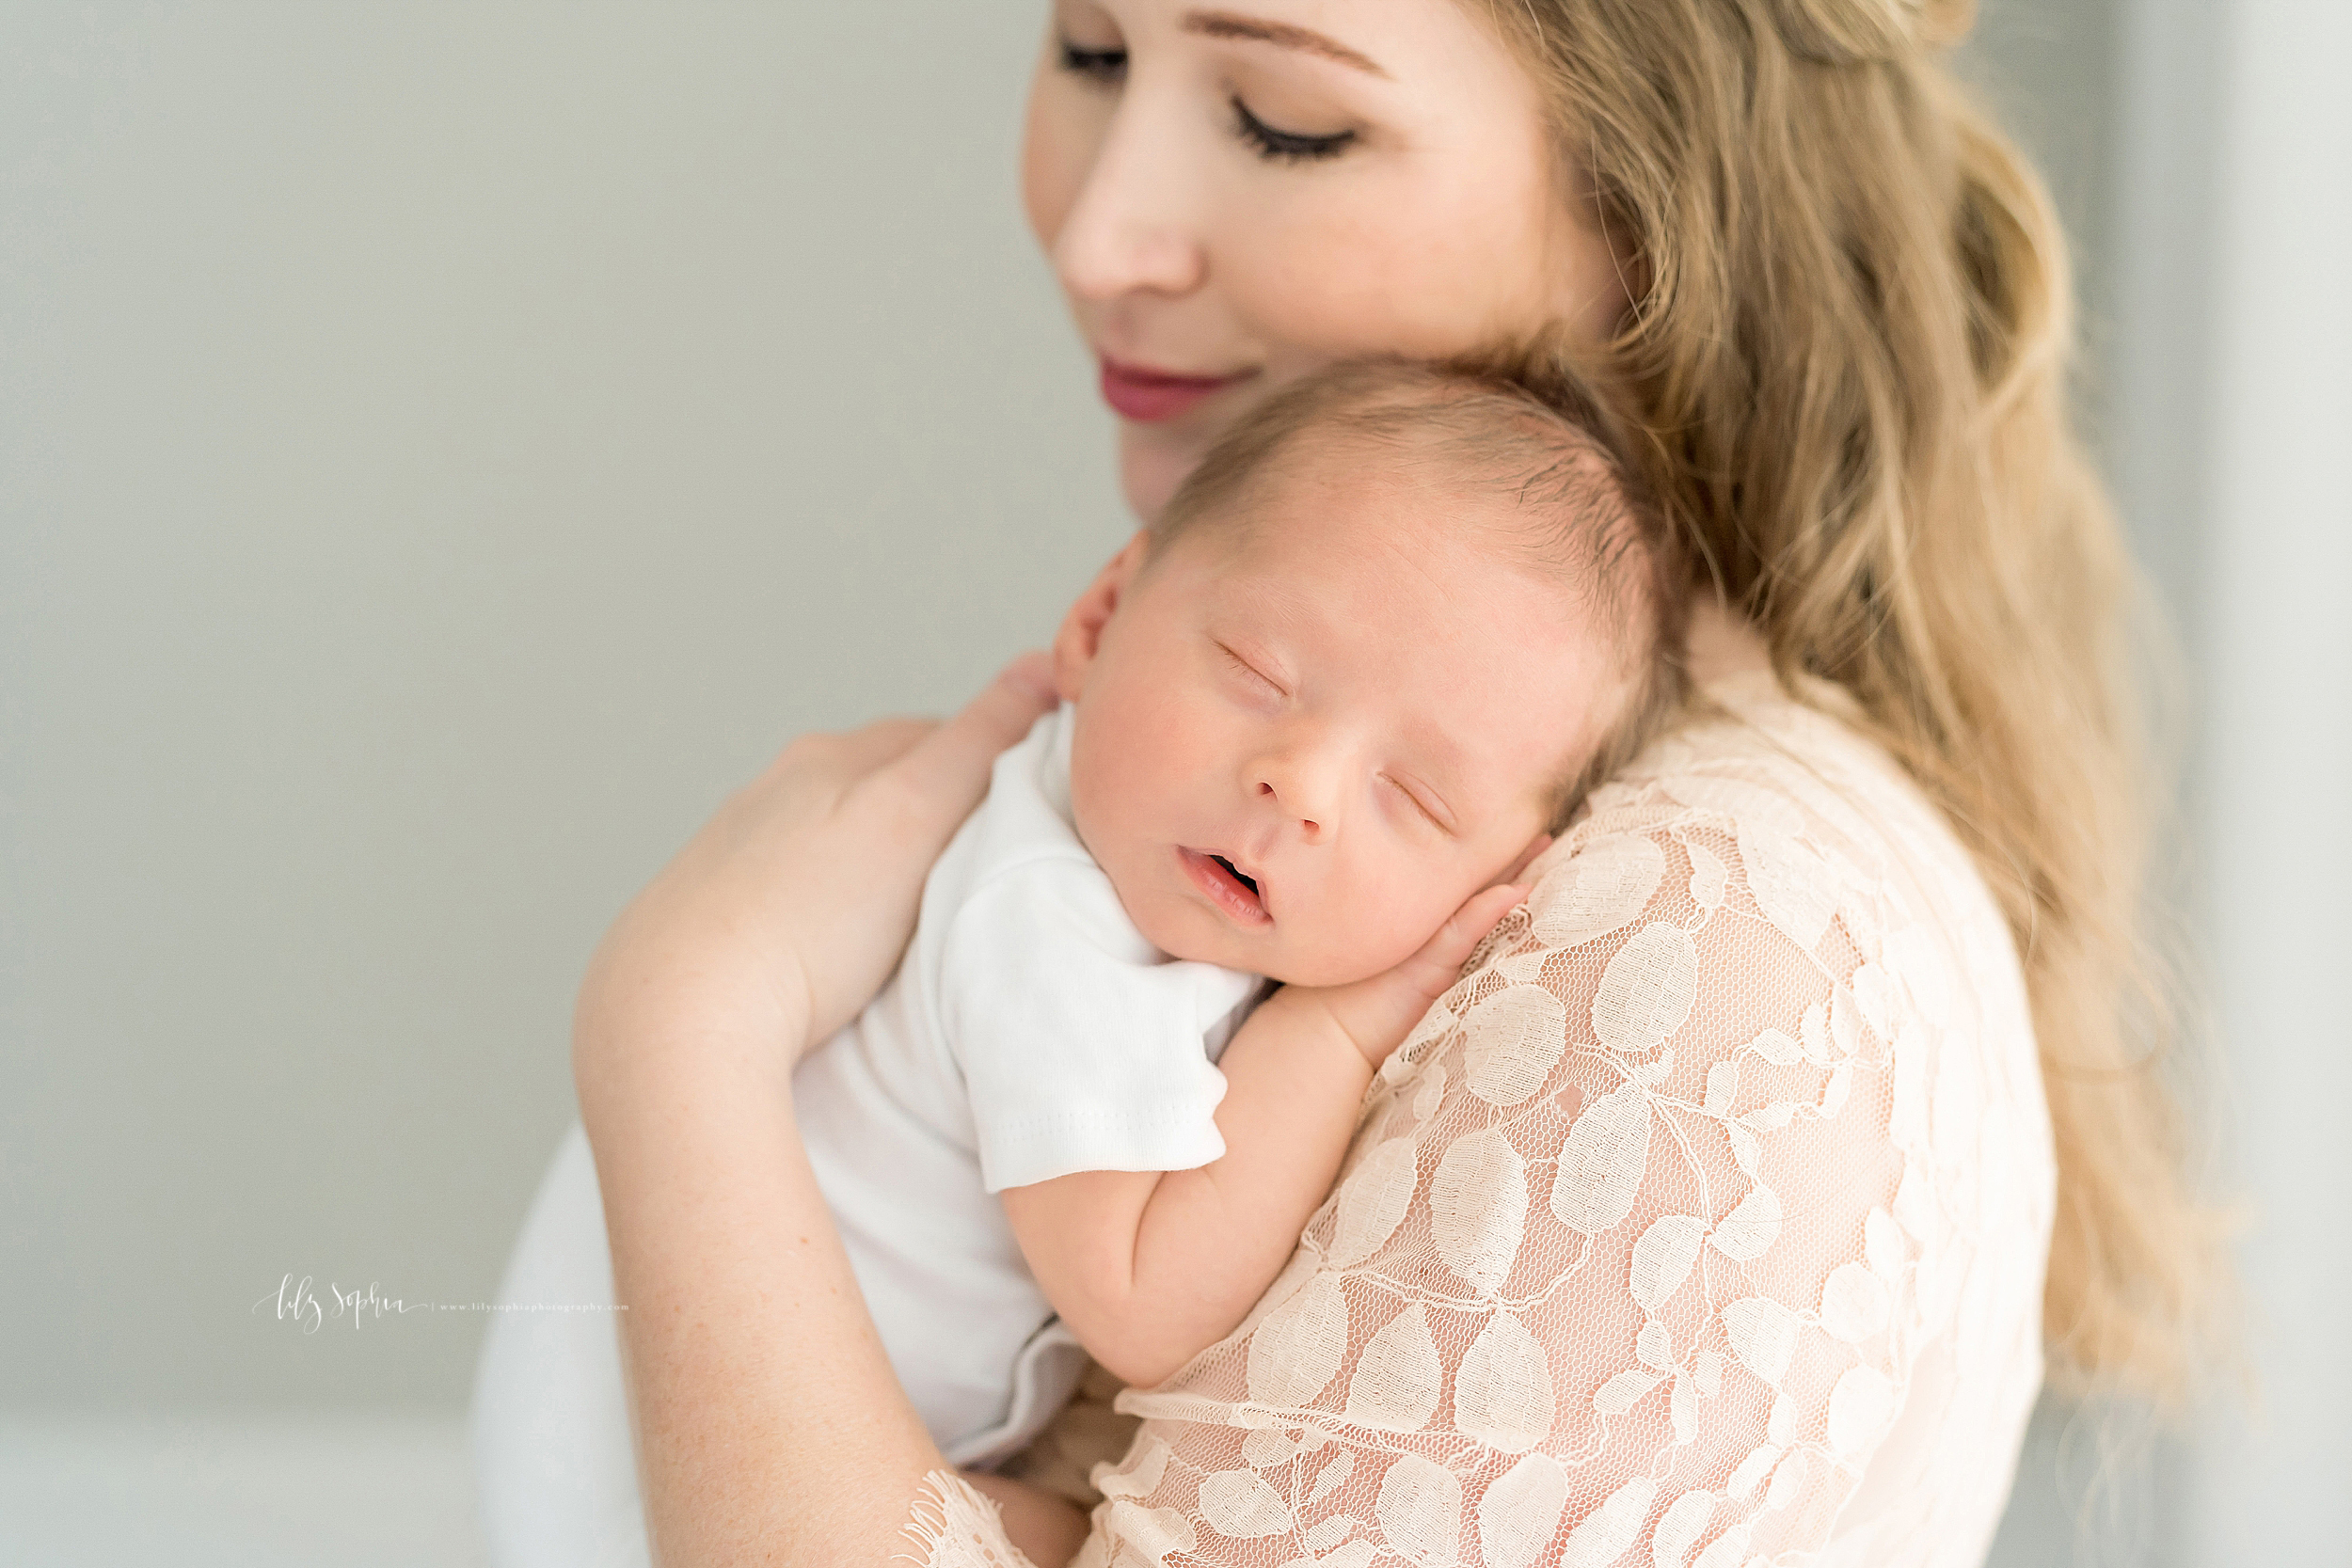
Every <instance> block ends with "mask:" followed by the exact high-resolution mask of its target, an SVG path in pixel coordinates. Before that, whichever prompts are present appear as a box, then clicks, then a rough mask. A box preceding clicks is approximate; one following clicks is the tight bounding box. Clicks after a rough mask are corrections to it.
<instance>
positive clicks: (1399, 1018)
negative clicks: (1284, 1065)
mask: <svg viewBox="0 0 2352 1568" xmlns="http://www.w3.org/2000/svg"><path fill="white" fill-rule="evenodd" d="M1538 847H1539V848H1540V847H1541V846H1540V844H1539V845H1538ZM1529 858H1530V859H1532V858H1533V856H1532V855H1531V856H1530V857H1529ZM1525 869H1526V863H1525V861H1522V862H1521V863H1520V864H1519V865H1518V866H1515V867H1513V869H1512V875H1513V876H1517V875H1518V873H1519V872H1520V871H1523V870H1525ZM1526 896H1527V887H1526V885H1525V884H1523V883H1517V882H1503V883H1501V884H1499V885H1497V886H1494V887H1490V888H1488V889H1486V891H1485V892H1483V893H1478V894H1473V895H1471V896H1470V898H1469V899H1468V900H1467V901H1466V902H1465V903H1464V904H1463V905H1462V907H1461V908H1460V909H1458V910H1456V911H1454V915H1453V918H1452V919H1450V920H1448V921H1447V922H1446V923H1445V924H1444V925H1443V926H1440V927H1438V934H1437V935H1436V936H1434V937H1431V938H1430V939H1429V940H1428V941H1427V942H1423V943H1422V946H1421V950H1420V951H1419V952H1417V953H1415V954H1414V955H1413V956H1412V957H1411V958H1407V959H1406V960H1405V961H1404V962H1403V963H1401V964H1398V965H1397V966H1396V967H1395V968H1394V969H1391V970H1387V971H1384V972H1383V973H1381V974H1375V975H1373V976H1372V977H1371V978H1370V979H1365V980H1358V981H1356V982H1355V983H1354V984H1352V985H1345V986H1327V987H1324V988H1322V989H1319V990H1311V991H1309V992H1308V993H1307V994H1306V995H1305V996H1304V997H1301V998H1299V999H1298V1000H1299V1001H1301V1002H1311V1003H1312V1004H1314V1005H1317V1006H1321V1007H1322V1008H1323V1010H1324V1011H1325V1012H1326V1013H1327V1014H1328V1015H1329V1017H1330V1020H1331V1022H1333V1023H1335V1024H1337V1025H1338V1026H1339V1029H1340V1032H1341V1033H1343V1034H1344V1035H1345V1036H1346V1037H1348V1039H1349V1041H1350V1042H1351V1043H1353V1044H1354V1045H1355V1047H1356V1049H1357V1050H1359V1051H1360V1052H1362V1053H1364V1060H1365V1061H1367V1062H1369V1063H1371V1064H1372V1066H1373V1068H1374V1069H1375V1070H1377V1069H1378V1068H1379V1066H1380V1064H1381V1063H1382V1062H1385V1061H1387V1060H1388V1059H1389V1054H1390V1053H1391V1052H1393V1051H1394V1050H1395V1049H1396V1048H1397V1047H1398V1046H1400V1045H1402V1044H1404V1043H1405V1037H1406V1035H1408V1034H1410V1033H1412V1029H1413V1025H1414V1024H1416V1023H1419V1022H1421V1018H1422V1014H1423V1013H1425V1012H1427V1011H1428V1010H1429V1005H1430V1004H1431V1003H1433V1002H1435V1001H1437V1000H1438V997H1440V996H1443V995H1444V994H1445V993H1446V991H1447V990H1449V989H1451V988H1452V986H1453V985H1454V981H1455V980H1456V979H1458V978H1460V976H1461V973H1462V965H1463V964H1464V963H1466V962H1468V961H1469V959H1470V950H1471V949H1472V948H1474V947H1476V946H1477V945H1478V943H1479V942H1480V940H1481V939H1483V938H1484V937H1485V936H1486V933H1487V932H1488V931H1491V930H1493V929H1494V928H1495V926H1496V924H1497V923H1498V922H1499V921H1501V920H1502V917H1503V916H1504V915H1506V914H1508V913H1510V912H1511V911H1512V910H1513V909H1515V908H1517V907H1518V903H1519V901H1520V900H1521V899H1523V898H1525V897H1526ZM1294 1005H1295V1004H1294Z"/></svg>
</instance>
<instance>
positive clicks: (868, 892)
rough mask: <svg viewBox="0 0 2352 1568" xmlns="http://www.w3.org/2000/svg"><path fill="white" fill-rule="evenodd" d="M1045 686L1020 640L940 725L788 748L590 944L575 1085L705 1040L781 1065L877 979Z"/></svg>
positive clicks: (1041, 664) (1048, 687) (870, 731)
mask: <svg viewBox="0 0 2352 1568" xmlns="http://www.w3.org/2000/svg"><path fill="white" fill-rule="evenodd" d="M1053 700H1054V697H1053V683H1052V676H1051V672H1050V670H1049V668H1048V667H1047V665H1046V663H1045V660H1044V657H1043V656H1042V655H1037V654H1030V655H1024V656H1023V657H1021V658H1019V659H1016V660H1015V661H1014V662H1013V663H1012V664H1010V665H1009V666H1007V667H1006V669H1005V670H1004V671H1003V673H1000V674H999V675H998V676H997V678H996V679H995V680H994V681H993V682H992V683H991V684H990V686H989V688H988V689H987V690H985V691H983V692H981V693H980V694H979V696H978V697H977V698H975V699H974V700H973V702H972V703H971V705H969V706H967V707H965V708H964V710H963V711H962V712H961V713H959V714H957V715H956V716H955V717H954V718H952V719H950V720H948V721H946V722H945V723H931V722H930V721H917V720H910V719H899V720H887V721H882V722H881V723H876V724H869V725H867V726H866V727H865V728H864V729H860V730H853V731H851V732H850V733H849V734H846V735H810V736H802V737H801V738H800V739H798V740H795V741H793V742H792V743H791V744H790V745H789V746H787V747H786V748H785V749H784V752H783V753H782V754H781V755H780V756H778V757H777V758H776V760H775V762H774V763H773V764H771V766H770V767H769V768H768V770H767V771H766V772H764V773H762V774H761V775H760V776H759V777H758V778H757V779H756V780H755V781H754V782H753V783H752V784H749V785H748V786H746V787H745V788H744V789H742V790H741V791H739V792H738V793H737V794H736V795H735V796H734V797H733V798H732V799H730V800H728V801H727V802H726V804H725V805H723V806H722V807H721V808H720V810H719V812H718V814H717V815H716V816H713V817H712V818H711V819H710V821H709V822H708V823H707V825H706V826H705V827H704V828H703V830H702V832H699V833H697V834H696V835H695V836H694V838H693V841H692V842H691V843H690V844H688V845H687V847H685V849H684V850H682V851H681V852H680V853H679V854H678V856H677V858H676V859H675V860H674V861H672V862H671V863H670V864H669V865H668V866H667V867H666V868H665V869H664V870H663V871H662V872H661V874H660V876H659V877H657V878H655V879H654V880H653V882H652V883H651V885H649V886H648V887H647V888H646V889H645V890H644V892H643V893H641V894H640V895H638V896H637V898H636V899H635V900H634V901H633V902H632V903H630V905H629V906H628V909H627V910H626V911H623V912H622V915H621V917H620V919H619V920H617V921H616V922H614V924H613V926H612V930H611V931H610V932H609V933H607V935H606V937H605V939H604V941H603V942H602V943H601V944H600V945H599V946H598V948H597V950H596V957H595V958H594V959H592V960H591V962H590V964H589V967H588V975H587V978H586V980H585V982H584V983H583V984H582V986H581V989H580V1006H579V1014H578V1018H577V1022H576V1034H575V1043H574V1055H573V1067H574V1070H575V1072H576V1074H577V1075H578V1076H579V1078H580V1083H581V1090H582V1093H583V1094H586V1093H589V1092H591V1089H592V1086H593V1085H594V1084H595V1083H596V1082H597V1081H598V1080H600V1079H601V1078H603V1077H604V1076H605V1075H606V1074H608V1073H610V1072H612V1071H614V1070H616V1069H620V1068H621V1067H622V1066H623V1065H624V1063H623V1061H622V1060H621V1059H620V1058H622V1057H625V1056H630V1057H633V1056H638V1055H642V1054H643V1053H645V1052H647V1051H657V1052H658V1051H663V1050H668V1049H672V1048H677V1047H684V1048H688V1049H692V1048H696V1047H697V1046H698V1045H700V1044H703V1043H705V1042H707V1041H709V1040H712V1039H717V1038H724V1039H727V1040H730V1041H734V1042H738V1043H737V1047H736V1048H737V1049H740V1048H741V1043H742V1042H761V1043H759V1044H756V1045H755V1046H754V1047H753V1049H755V1050H758V1051H760V1052H762V1053H763V1054H765V1055H766V1057H767V1060H766V1063H765V1065H766V1066H768V1067H771V1068H772V1069H775V1070H776V1071H777V1072H778V1073H780V1074H783V1075H787V1076H788V1075H789V1073H790V1072H791V1069H792V1068H793V1065H794V1064H795V1063H796V1062H797V1061H798V1060H799V1059H800V1056H801V1055H802V1053H803V1052H805V1051H806V1050H807V1048H808V1047H809V1046H810V1045H811V1044H813V1043H815V1042H816V1041H818V1040H822V1039H824V1038H825V1037H827V1036H829V1035H831V1034H832V1033H833V1032H834V1030H835V1029H838V1028H839V1027H840V1026H841V1025H842V1024H844V1023H846V1022H849V1020H850V1018H851V1017H852V1016H853V1015H854V1014H855V1013H856V1012H857V1010H858V1009H859V1008H860V1007H862V1006H865V1005H866V1001H867V1000H868V999H870V998H871V997H872V996H873V994H874V993H875V992H876V991H877V990H880V989H881V988H882V982H883V981H884V980H886V979H888V978H889V976H890V973H891V971H892V970H893V969H894V968H895V967H897V965H898V957H899V954H900V953H901V952H902V951H903V950H904V949H905V946H906V942H907V936H908V934H909V933H910V932H911V931H913V930H914V914H915V908H916V905H917V904H918V902H919V901H920V898H921V895H922V890H923V879H924V878H925V876H926V875H928V874H929V872H930V866H931V863H932V862H933V861H935V860H936V859H938V857H939V852H940V850H941V849H942V848H944V847H946V843H947V840H948V839H949V838H950V837H952V836H953V835H954V833H955V831H956V829H957V827H958V826H959V825H960V824H961V822H962V821H963V819H964V817H965V816H968V815H969V814H970V813H971V810H972V808H973V806H974V804H975V803H977V801H978V800H979V798H980V797H981V795H982V794H984V793H985V792H986V790H987V788H988V775H989V768H990V766H991V764H992V763H993V761H994V759H995V757H996V754H997V753H998V752H1001V751H1003V750H1004V749H1005V748H1006V747H1008V746H1009V745H1011V744H1013V743H1014V742H1015V741H1018V740H1019V739H1020V738H1021V737H1022V736H1024V735H1025V734H1026V733H1027V732H1028V729H1029V726H1030V725H1031V724H1032V723H1034V722H1035V721H1036V720H1037V718H1038V716H1039V715H1040V714H1041V713H1042V712H1044V711H1045V709H1046V707H1047V706H1049V705H1051V704H1052V702H1053ZM641 1025H642V1026H641Z"/></svg>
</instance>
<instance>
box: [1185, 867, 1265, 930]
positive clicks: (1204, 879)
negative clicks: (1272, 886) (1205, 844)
mask: <svg viewBox="0 0 2352 1568" xmlns="http://www.w3.org/2000/svg"><path fill="white" fill-rule="evenodd" d="M1178 858H1179V859H1181V860H1182V861H1183V862H1184V871H1185V875H1187V876H1188V877H1190V878H1191V879H1192V884H1193V886H1195V887H1197V888H1199V889H1200V891H1201V892H1202V893H1204V894H1206V895H1208V897H1209V901H1210V902H1211V903H1213V904H1215V905H1216V907H1217V908H1218V909H1219V910H1221V911H1224V913H1225V916H1226V918H1228V919H1230V920H1232V921H1233V922H1235V923H1236V924H1238V925H1241V926H1267V925H1271V924H1273V921H1274V916H1273V913H1272V912H1271V911H1268V910H1267V908H1266V907H1265V895H1264V892H1263V889H1262V888H1261V887H1260V886H1259V885H1258V879H1257V878H1255V877H1252V876H1251V875H1249V874H1248V872H1246V871H1244V870H1243V869H1242V868H1241V867H1240V866H1238V865H1235V864H1234V863H1232V861H1230V860H1227V859H1226V858H1225V857H1224V856H1223V855H1213V854H1211V853H1209V852H1208V851H1207V850H1205V849H1180V850H1179V851H1178Z"/></svg>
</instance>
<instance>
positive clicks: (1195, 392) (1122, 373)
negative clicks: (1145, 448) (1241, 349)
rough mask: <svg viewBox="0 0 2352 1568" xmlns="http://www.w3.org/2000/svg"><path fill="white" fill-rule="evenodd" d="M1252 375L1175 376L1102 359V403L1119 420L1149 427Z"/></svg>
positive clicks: (1172, 417) (1243, 373)
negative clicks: (1106, 405) (1135, 421)
mask: <svg viewBox="0 0 2352 1568" xmlns="http://www.w3.org/2000/svg"><path fill="white" fill-rule="evenodd" d="M1253 373H1255V372H1249V371H1244V372H1242V373H1241V374H1239V375H1176V374H1172V373H1171V372H1167V371H1154V370H1147V369H1146V368H1144V367H1143V366H1141V365H1122V364H1120V362H1119V361H1118V360H1116V359H1113V358H1110V357H1109V356H1104V360H1103V401H1104V403H1107V404H1110V405H1111V409H1112V411H1113V412H1114V413H1116V414H1118V415H1119V417H1120V418H1121V419H1124V420H1139V421H1141V422H1143V423H1146V424H1152V423H1156V422H1158V421H1159V420H1172V419H1175V418H1176V417H1177V416H1178V415H1180V414H1184V413H1185V412H1186V411H1188V410H1189V409H1191V408H1192V407H1193V405H1194V404H1198V403H1200V401H1201V400H1202V399H1204V398H1210V397H1214V396H1216V394H1217V393H1219V392H1221V391H1223V390H1224V389H1225V388H1228V387H1231V386H1232V385H1233V384H1234V383H1235V382H1237V381H1246V380H1248V378H1249V376H1250V375H1252V374H1253Z"/></svg>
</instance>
